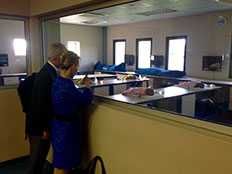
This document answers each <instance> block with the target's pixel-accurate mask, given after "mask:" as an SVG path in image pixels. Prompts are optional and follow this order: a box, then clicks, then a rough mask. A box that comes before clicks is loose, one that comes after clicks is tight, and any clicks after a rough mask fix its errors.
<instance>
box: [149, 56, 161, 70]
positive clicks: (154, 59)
mask: <svg viewBox="0 0 232 174" xmlns="http://www.w3.org/2000/svg"><path fill="white" fill-rule="evenodd" d="M151 66H154V67H158V68H162V67H163V66H164V56H163V55H153V56H152V58H151Z"/></svg>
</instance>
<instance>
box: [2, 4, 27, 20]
mask: <svg viewBox="0 0 232 174" xmlns="http://www.w3.org/2000/svg"><path fill="white" fill-rule="evenodd" d="M29 1H30V0H20V1H19V0H1V5H0V13H2V14H8V15H20V16H29V12H30V4H29Z"/></svg>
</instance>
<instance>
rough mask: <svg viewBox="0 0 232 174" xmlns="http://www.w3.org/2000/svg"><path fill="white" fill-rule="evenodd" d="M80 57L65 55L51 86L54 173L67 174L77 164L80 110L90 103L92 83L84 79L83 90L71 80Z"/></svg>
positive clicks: (73, 54)
mask: <svg viewBox="0 0 232 174" xmlns="http://www.w3.org/2000/svg"><path fill="white" fill-rule="evenodd" d="M79 59H80V58H79V57H78V56H77V55H76V54H75V53H73V52H68V53H67V54H65V55H64V56H63V57H62V58H61V66H60V75H59V76H58V77H57V78H56V79H55V80H54V83H53V86H52V102H53V109H54V111H55V118H54V120H53V121H52V131H51V132H52V133H51V142H52V146H53V165H54V168H55V170H54V174H66V173H68V172H69V171H70V170H71V169H72V168H74V167H77V166H78V165H79V164H80V140H81V137H80V136H81V135H80V132H81V130H80V124H81V123H80V117H81V115H80V113H81V112H80V111H81V110H82V109H83V108H86V107H87V106H89V105H90V104H91V101H92V96H93V95H92V92H91V90H90V88H89V86H90V84H91V80H90V79H88V78H85V79H84V80H83V83H84V84H85V86H86V88H82V89H77V88H76V87H75V85H74V83H73V81H72V78H73V76H74V75H75V74H76V72H77V70H78V66H79Z"/></svg>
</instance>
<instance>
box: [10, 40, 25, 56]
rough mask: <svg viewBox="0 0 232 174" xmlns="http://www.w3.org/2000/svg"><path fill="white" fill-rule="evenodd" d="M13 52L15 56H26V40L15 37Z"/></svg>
mask: <svg viewBox="0 0 232 174" xmlns="http://www.w3.org/2000/svg"><path fill="white" fill-rule="evenodd" d="M13 47H14V54H15V56H26V52H27V42H26V40H25V39H22V38H16V39H14V40H13Z"/></svg>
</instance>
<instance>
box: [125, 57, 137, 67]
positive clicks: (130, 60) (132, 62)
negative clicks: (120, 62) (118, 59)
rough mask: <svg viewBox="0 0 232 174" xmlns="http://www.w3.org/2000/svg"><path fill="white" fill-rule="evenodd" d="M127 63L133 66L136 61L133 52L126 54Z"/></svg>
mask: <svg viewBox="0 0 232 174" xmlns="http://www.w3.org/2000/svg"><path fill="white" fill-rule="evenodd" d="M125 63H126V64H127V65H129V66H133V65H134V63H135V56H134V55H132V54H126V55H125Z"/></svg>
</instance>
